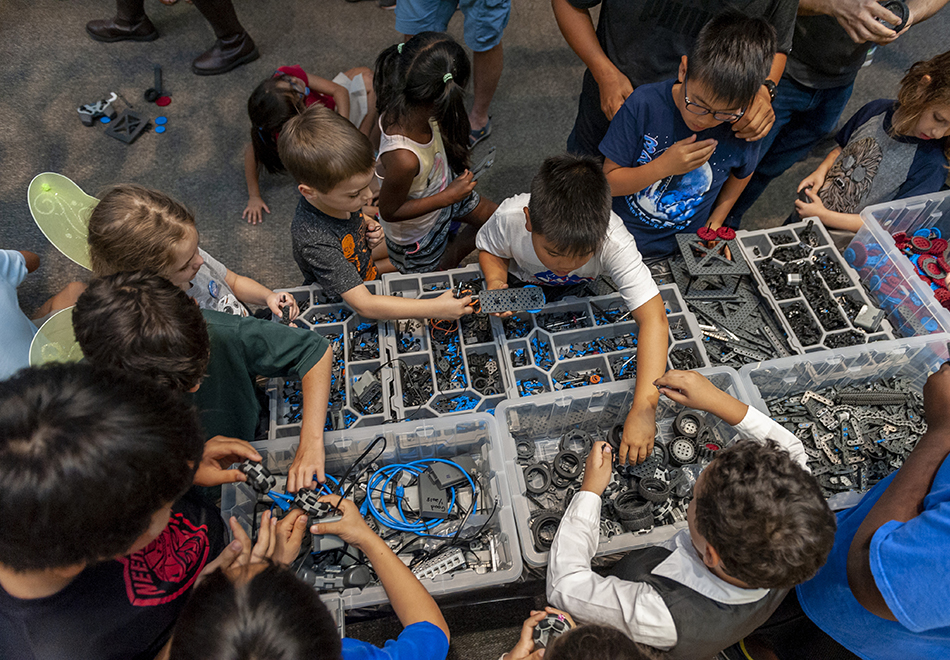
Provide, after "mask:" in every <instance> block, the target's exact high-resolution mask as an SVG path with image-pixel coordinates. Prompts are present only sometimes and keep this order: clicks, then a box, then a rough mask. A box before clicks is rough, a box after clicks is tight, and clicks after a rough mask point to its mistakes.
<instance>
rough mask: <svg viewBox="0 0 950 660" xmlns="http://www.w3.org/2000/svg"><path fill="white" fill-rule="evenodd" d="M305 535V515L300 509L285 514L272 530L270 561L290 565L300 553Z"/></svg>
mask: <svg viewBox="0 0 950 660" xmlns="http://www.w3.org/2000/svg"><path fill="white" fill-rule="evenodd" d="M306 533H307V514H306V513H304V512H303V511H301V510H300V509H291V510H290V511H288V512H287V515H285V516H284V517H283V518H281V519H280V522H278V523H277V528H276V529H275V530H274V534H273V536H274V550H273V553H272V554H271V555H270V557H271V559H273V561H274V562H275V563H277V564H281V565H283V566H288V565H290V563H291V562H293V560H295V559H296V558H297V555H298V554H299V553H300V545H301V544H302V543H303V536H304V534H306Z"/></svg>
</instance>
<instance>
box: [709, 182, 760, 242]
mask: <svg viewBox="0 0 950 660" xmlns="http://www.w3.org/2000/svg"><path fill="white" fill-rule="evenodd" d="M751 178H752V174H749V176H747V177H746V178H744V179H737V178H736V175H735V174H730V175H729V178H728V179H726V182H725V183H724V184H722V189H721V190H720V191H719V195H718V196H717V197H716V202H715V203H714V204H713V207H712V211H710V213H709V220H707V221H706V226H707V227H709V228H710V229H719V228H720V227H722V223H724V222H725V221H726V217H727V216H728V215H729V211H731V210H732V207H733V205H734V204H735V203H736V200H737V199H739V195H741V194H742V191H743V190H745V187H746V184H748V183H749V179H751Z"/></svg>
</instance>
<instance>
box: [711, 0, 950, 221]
mask: <svg viewBox="0 0 950 660" xmlns="http://www.w3.org/2000/svg"><path fill="white" fill-rule="evenodd" d="M946 3H947V0H908V2H907V8H908V10H909V12H910V13H909V15H908V17H907V22H906V23H905V25H904V27H903V28H901V30H900V32H896V31H894V30H893V29H891V28H892V27H899V26H900V17H898V16H897V15H896V14H894V13H892V12H890V11H888V10H887V9H885V8H884V7H883V6H882V5H881V4H879V3H878V2H877V1H876V0H801V4H800V5H799V7H798V19H797V20H796V21H795V38H794V41H793V44H792V52H791V54H789V56H788V65H787V67H786V71H785V77H784V78H783V79H782V80H781V82H780V83H779V85H778V88H777V89H776V94H775V102H774V104H773V108H774V109H775V123H774V124H773V126H772V130H771V131H770V132H769V134H768V136H767V137H766V138H765V139H764V140H763V142H762V151H761V153H763V154H764V155H763V157H762V160H761V161H760V162H759V165H758V167H757V168H756V170H755V174H753V175H752V178H751V179H750V180H749V183H748V185H747V186H746V188H745V190H744V191H743V192H742V195H741V196H740V197H739V199H738V200H737V201H736V203H735V205H734V206H733V207H732V211H731V212H730V214H729V218H728V219H727V220H726V224H728V225H729V226H731V227H738V226H739V222H740V221H741V220H742V216H743V215H744V214H745V212H746V211H748V210H749V208H750V207H751V206H752V204H753V203H754V202H755V200H757V199H758V198H759V195H761V194H762V191H764V190H765V188H766V186H768V185H769V183H770V182H771V181H772V179H774V178H775V177H777V176H779V175H781V174H782V173H783V172H784V171H785V170H787V169H788V168H789V167H791V166H792V165H794V164H795V163H797V162H798V161H800V160H801V159H802V158H804V157H805V156H806V155H808V152H809V151H811V150H812V148H813V147H814V146H815V145H817V144H818V143H819V142H820V141H821V140H822V138H824V137H825V136H826V135H828V133H830V132H831V131H832V130H833V129H834V127H835V125H836V124H837V123H838V119H839V118H840V117H841V113H842V111H843V110H844V107H845V105H846V104H847V103H848V99H849V98H851V90H852V89H853V88H854V80H855V78H856V77H857V75H858V71H860V70H861V67H862V66H863V65H864V61H865V59H866V58H867V54H868V51H869V50H870V49H871V48H872V47H873V46H874V45H875V44H880V45H885V44H889V43H891V42H892V41H894V40H895V39H897V38H898V37H899V36H900V35H902V34H904V33H905V32H906V31H907V29H908V28H909V27H910V26H911V25H913V24H914V23H920V22H921V21H923V20H925V19H927V18H930V17H931V16H933V14H934V13H935V12H937V10H939V9H940V8H941V7H943V6H944V5H945V4H946ZM882 21H884V22H883V23H882ZM885 23H887V24H886V25H885ZM791 197H792V195H791V194H790V195H789V198H790V199H791ZM789 208H791V201H789Z"/></svg>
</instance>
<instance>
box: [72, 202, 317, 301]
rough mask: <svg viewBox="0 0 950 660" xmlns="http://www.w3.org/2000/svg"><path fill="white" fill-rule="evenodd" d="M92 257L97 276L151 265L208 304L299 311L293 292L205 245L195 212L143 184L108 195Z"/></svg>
mask: <svg viewBox="0 0 950 660" xmlns="http://www.w3.org/2000/svg"><path fill="white" fill-rule="evenodd" d="M89 257H90V261H91V262H92V271H93V272H94V273H95V274H96V275H97V276H100V277H101V276H103V275H110V274H112V273H118V272H121V271H126V270H148V271H151V272H153V273H157V274H159V275H161V276H162V277H164V278H166V279H168V280H169V281H170V282H171V283H172V284H175V285H176V286H180V287H181V288H182V289H184V290H185V292H186V293H187V294H188V295H189V296H191V297H192V298H194V299H195V301H196V302H197V303H198V306H199V307H201V308H202V309H213V310H217V311H219V312H228V313H231V314H236V315H238V316H247V315H248V311H247V308H246V307H245V306H244V305H245V304H248V305H266V306H267V307H268V308H269V309H270V311H272V312H273V313H274V314H277V315H278V316H280V315H281V313H282V311H283V308H284V307H286V306H289V307H290V318H292V319H293V318H295V317H296V316H297V314H298V309H297V303H296V301H295V300H294V297H293V296H291V295H290V294H288V293H274V292H273V291H271V290H270V289H268V288H267V287H265V286H263V285H262V284H258V283H257V282H255V281H254V280H252V279H251V278H249V277H244V276H242V275H236V274H235V273H233V272H232V271H230V270H228V269H227V268H225V267H224V266H223V265H221V263H220V262H218V261H217V260H216V259H214V258H213V257H212V256H211V255H209V254H208V253H207V252H205V251H204V250H202V249H201V248H199V247H198V230H197V228H196V227H195V217H194V216H193V215H192V214H191V212H190V211H189V210H188V209H186V208H185V207H184V206H183V205H182V204H181V203H179V202H178V201H176V200H174V199H172V198H171V197H169V196H168V195H165V194H163V193H160V192H158V191H157V190H151V189H149V188H145V187H143V186H139V185H135V184H132V183H123V184H119V185H117V186H115V187H113V188H111V189H110V190H109V191H107V192H106V194H105V195H103V196H102V199H101V200H100V202H99V204H98V205H96V207H95V208H94V209H93V210H92V214H91V215H90V217H89ZM242 303H243V304H242Z"/></svg>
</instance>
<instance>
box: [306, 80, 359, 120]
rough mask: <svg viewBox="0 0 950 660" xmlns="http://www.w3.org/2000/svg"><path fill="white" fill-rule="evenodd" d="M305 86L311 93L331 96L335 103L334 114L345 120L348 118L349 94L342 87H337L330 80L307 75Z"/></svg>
mask: <svg viewBox="0 0 950 660" xmlns="http://www.w3.org/2000/svg"><path fill="white" fill-rule="evenodd" d="M307 85H308V86H309V87H310V89H312V90H313V91H315V92H317V93H319V94H323V95H325V96H332V97H333V100H334V101H335V102H336V112H337V114H339V115H340V116H341V117H344V118H345V119H349V118H350V92H349V90H347V89H346V87H343V86H342V85H337V84H336V83H335V82H333V81H332V80H327V79H326V78H321V77H320V76H314V75H312V74H310V73H308V74H307Z"/></svg>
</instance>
